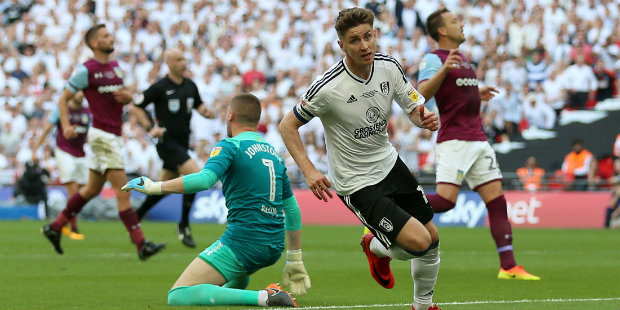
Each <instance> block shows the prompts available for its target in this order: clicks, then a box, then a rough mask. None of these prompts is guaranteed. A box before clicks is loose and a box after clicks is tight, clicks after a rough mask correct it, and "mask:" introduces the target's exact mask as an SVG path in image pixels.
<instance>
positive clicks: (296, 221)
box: [282, 173, 311, 295]
mask: <svg viewBox="0 0 620 310" xmlns="http://www.w3.org/2000/svg"><path fill="white" fill-rule="evenodd" d="M282 188H283V192H282V198H283V200H282V205H283V209H284V228H285V229H286V238H287V240H288V245H287V249H286V265H284V273H283V281H282V283H283V284H284V285H287V286H289V287H290V291H291V293H292V294H294V295H303V294H305V293H306V292H307V290H308V289H309V288H310V287H311V283H310V276H308V272H307V271H306V267H305V266H304V262H303V261H302V253H301V212H300V211H299V205H298V204H297V200H296V199H295V196H294V195H293V190H292V189H291V183H290V181H289V179H288V177H287V176H286V173H285V174H284V182H283V183H282Z"/></svg>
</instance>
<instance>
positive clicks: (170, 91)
mask: <svg viewBox="0 0 620 310" xmlns="http://www.w3.org/2000/svg"><path fill="white" fill-rule="evenodd" d="M172 94H174V89H170V90H167V91H166V96H170V95H172Z"/></svg>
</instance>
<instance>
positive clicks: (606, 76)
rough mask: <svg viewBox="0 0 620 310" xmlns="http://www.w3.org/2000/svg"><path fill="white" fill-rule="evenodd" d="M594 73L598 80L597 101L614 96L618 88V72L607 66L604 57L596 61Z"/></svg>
mask: <svg viewBox="0 0 620 310" xmlns="http://www.w3.org/2000/svg"><path fill="white" fill-rule="evenodd" d="M594 75H595V76H596V81H597V90H596V101H603V100H607V99H609V98H612V97H613V96H614V93H617V92H618V90H617V89H615V86H616V74H615V73H614V72H613V71H612V70H610V69H608V68H607V67H606V66H605V61H604V60H603V58H599V59H598V60H597V61H596V66H595V67H594Z"/></svg>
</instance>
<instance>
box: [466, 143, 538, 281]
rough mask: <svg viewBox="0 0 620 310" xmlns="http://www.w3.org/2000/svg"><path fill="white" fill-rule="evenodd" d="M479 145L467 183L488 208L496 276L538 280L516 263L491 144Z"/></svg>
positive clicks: (499, 174)
mask: <svg viewBox="0 0 620 310" xmlns="http://www.w3.org/2000/svg"><path fill="white" fill-rule="evenodd" d="M480 145H481V146H480V147H481V150H482V151H481V154H482V156H480V157H479V160H478V161H477V162H476V163H475V164H474V165H473V166H472V168H471V169H470V171H469V173H468V175H467V182H468V184H469V186H470V187H471V188H473V189H474V190H475V191H477V192H478V194H479V195H480V198H482V201H484V203H485V204H486V207H487V212H488V219H489V227H490V230H491V236H492V237H493V240H495V245H496V246H497V252H498V254H499V259H500V266H501V268H500V272H499V275H498V277H500V278H509V279H510V278H516V279H524V280H539V279H540V278H538V277H536V276H533V275H531V274H529V273H527V272H526V271H525V270H523V268H522V267H520V266H517V264H516V261H515V258H514V252H513V247H512V225H511V224H510V221H509V220H508V213H507V203H506V198H505V197H504V191H503V189H502V181H501V179H502V174H501V171H500V169H499V165H498V164H497V160H496V157H495V152H494V151H493V149H492V148H491V146H490V145H489V144H488V143H486V142H481V143H480ZM507 271H510V272H507Z"/></svg>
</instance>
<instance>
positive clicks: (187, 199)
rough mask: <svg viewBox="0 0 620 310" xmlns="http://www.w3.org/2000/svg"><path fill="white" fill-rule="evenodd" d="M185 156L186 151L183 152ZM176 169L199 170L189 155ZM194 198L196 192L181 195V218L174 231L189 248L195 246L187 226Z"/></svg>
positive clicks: (188, 172) (180, 170)
mask: <svg viewBox="0 0 620 310" xmlns="http://www.w3.org/2000/svg"><path fill="white" fill-rule="evenodd" d="M183 154H184V155H185V156H187V152H184V153H183ZM178 171H179V173H180V174H183V175H188V174H192V173H196V172H199V171H200V168H198V164H197V163H196V162H195V161H194V160H193V159H191V158H189V156H187V159H186V160H185V161H184V162H183V164H181V165H180V166H179V167H178ZM195 198H196V194H184V195H183V203H182V209H181V220H180V221H179V224H178V225H177V226H176V233H177V236H178V237H179V239H181V241H182V242H183V244H185V245H186V246H188V247H190V248H194V247H196V243H195V242H194V239H193V238H192V231H191V229H190V227H189V214H190V211H191V210H192V205H193V204H194V199H195Z"/></svg>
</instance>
